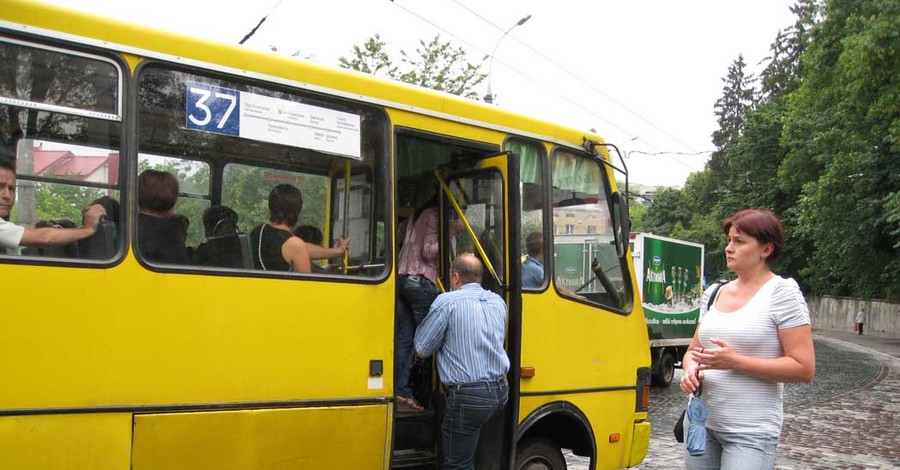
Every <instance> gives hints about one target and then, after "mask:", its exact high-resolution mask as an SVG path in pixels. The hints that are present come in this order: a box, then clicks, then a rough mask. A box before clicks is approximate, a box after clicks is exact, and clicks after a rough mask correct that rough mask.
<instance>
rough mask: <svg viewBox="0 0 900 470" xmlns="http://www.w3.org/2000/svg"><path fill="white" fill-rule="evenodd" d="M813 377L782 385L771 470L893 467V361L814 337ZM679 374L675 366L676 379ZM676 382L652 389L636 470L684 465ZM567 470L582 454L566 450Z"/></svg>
mask: <svg viewBox="0 0 900 470" xmlns="http://www.w3.org/2000/svg"><path fill="white" fill-rule="evenodd" d="M815 344H816V366H817V368H816V369H817V370H816V378H815V380H814V381H813V383H811V384H788V385H786V386H785V403H784V422H785V424H784V430H783V432H782V435H781V442H780V444H779V446H778V454H777V457H776V463H775V468H776V469H777V470H801V469H802V470H819V469H822V470H826V469H828V470H831V469H837V470H844V469H845V470H857V469H858V470H869V469H872V470H881V469H898V468H900V417H898V414H900V393H898V390H900V359H897V358H896V357H892V356H890V355H887V354H882V353H879V352H876V351H873V350H871V349H868V348H865V347H861V346H857V345H855V344H852V343H848V342H845V341H839V340H835V339H832V338H828V337H823V336H819V335H816V336H815ZM680 373H681V371H680V370H678V371H676V377H675V378H676V380H678V379H680ZM686 401H687V400H686V398H685V397H684V396H683V395H682V394H681V391H680V390H679V389H678V387H677V386H674V385H673V386H672V387H669V388H667V389H664V388H654V389H652V391H651V402H650V420H651V422H652V423H653V430H652V433H651V439H650V449H649V451H648V453H647V457H646V458H645V459H644V462H643V463H641V464H640V465H639V466H637V467H636V468H638V469H640V470H663V469H665V470H670V469H679V468H683V466H684V458H683V456H682V453H683V452H684V447H683V444H679V443H677V442H676V441H675V438H674V437H673V436H672V428H673V427H674V426H675V421H676V420H677V418H678V416H679V415H680V414H681V410H682V409H683V407H684V406H685V404H686ZM566 460H567V462H568V467H569V470H588V469H589V468H590V461H589V459H586V458H583V457H578V456H575V455H572V454H569V453H566Z"/></svg>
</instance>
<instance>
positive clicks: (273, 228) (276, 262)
mask: <svg viewBox="0 0 900 470" xmlns="http://www.w3.org/2000/svg"><path fill="white" fill-rule="evenodd" d="M302 208H303V196H302V195H301V194H300V190H299V189H297V188H296V187H295V186H293V185H290V184H279V185H278V186H275V188H273V189H272V192H270V193H269V223H267V224H261V225H258V226H256V228H254V229H253V231H251V232H250V251H251V252H252V253H253V264H254V266H255V267H256V269H262V270H264V271H293V272H296V273H308V272H310V261H309V250H308V248H307V245H306V242H304V241H303V240H302V239H301V238H300V237H297V236H295V235H294V234H293V233H291V230H293V228H294V226H295V225H297V220H298V219H300V210H301V209H302Z"/></svg>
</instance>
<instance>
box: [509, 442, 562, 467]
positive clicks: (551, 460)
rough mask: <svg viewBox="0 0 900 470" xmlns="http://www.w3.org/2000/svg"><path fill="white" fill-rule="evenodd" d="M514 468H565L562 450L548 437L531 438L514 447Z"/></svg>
mask: <svg viewBox="0 0 900 470" xmlns="http://www.w3.org/2000/svg"><path fill="white" fill-rule="evenodd" d="M514 468H515V470H566V459H565V458H563V454H562V450H560V448H559V447H557V446H556V444H554V443H553V441H551V440H549V439H543V438H532V439H528V440H526V441H524V442H522V443H520V444H519V445H518V447H517V448H516V465H515V467H514Z"/></svg>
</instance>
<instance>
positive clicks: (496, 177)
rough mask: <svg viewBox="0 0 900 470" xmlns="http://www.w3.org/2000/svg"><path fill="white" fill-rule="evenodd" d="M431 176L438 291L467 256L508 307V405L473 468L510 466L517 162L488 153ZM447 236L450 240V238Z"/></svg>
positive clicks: (517, 284)
mask: <svg viewBox="0 0 900 470" xmlns="http://www.w3.org/2000/svg"><path fill="white" fill-rule="evenodd" d="M467 163H470V162H467ZM436 176H437V180H438V182H439V184H440V185H441V191H440V193H441V198H440V199H441V225H440V227H441V229H440V233H441V234H442V235H441V236H442V240H441V246H442V247H443V250H442V253H441V256H442V258H441V277H440V279H439V280H440V283H441V284H442V285H441V286H440V287H441V289H442V290H445V289H448V288H449V285H450V265H451V264H452V262H453V260H454V259H455V258H456V256H457V255H459V254H461V253H466V252H471V253H474V254H475V255H476V256H477V257H478V258H479V259H481V261H482V263H483V264H484V280H483V282H482V287H484V288H485V289H488V290H492V291H494V292H496V293H497V294H499V295H500V296H501V297H503V298H504V299H505V300H506V303H507V307H508V326H507V328H508V329H507V335H506V338H507V354H508V355H509V359H510V371H509V374H508V375H507V378H508V380H509V401H508V402H507V405H506V408H505V409H504V410H503V412H502V413H501V414H500V415H498V416H496V417H495V418H494V419H492V420H491V421H489V422H488V423H487V424H486V425H485V427H484V428H483V429H482V432H481V439H480V441H479V444H478V453H477V455H476V467H477V468H479V469H489V470H495V469H498V470H499V469H503V468H509V466H510V464H511V462H512V458H513V455H514V454H513V453H514V450H515V447H514V440H515V428H516V422H517V421H516V417H517V416H518V396H519V362H520V361H519V351H520V348H519V339H520V313H521V306H522V295H521V294H522V291H521V269H520V263H521V261H520V254H521V249H520V246H519V245H520V234H519V225H520V223H519V219H520V215H519V213H520V201H519V194H520V191H519V159H518V156H517V155H515V154H511V153H509V152H504V153H502V154H497V155H489V156H485V157H482V158H479V159H478V162H477V165H475V166H474V168H473V166H468V169H467V170H462V171H446V172H445V171H442V170H438V171H437V172H436ZM452 233H453V234H455V236H453V237H451V236H450V234H452Z"/></svg>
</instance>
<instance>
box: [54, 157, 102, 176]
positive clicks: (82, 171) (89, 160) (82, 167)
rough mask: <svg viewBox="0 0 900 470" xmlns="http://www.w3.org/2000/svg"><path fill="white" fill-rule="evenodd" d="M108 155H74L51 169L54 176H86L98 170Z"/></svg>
mask: <svg viewBox="0 0 900 470" xmlns="http://www.w3.org/2000/svg"><path fill="white" fill-rule="evenodd" d="M107 160H109V157H75V158H72V159H70V160H68V161H66V162H64V163H62V164H61V165H57V166H56V167H55V168H54V169H53V175H54V176H77V177H78V178H79V179H84V178H87V177H88V176H90V175H92V174H93V173H94V172H96V171H97V170H99V169H100V168H101V167H102V166H103V165H105V164H106V161H107Z"/></svg>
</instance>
